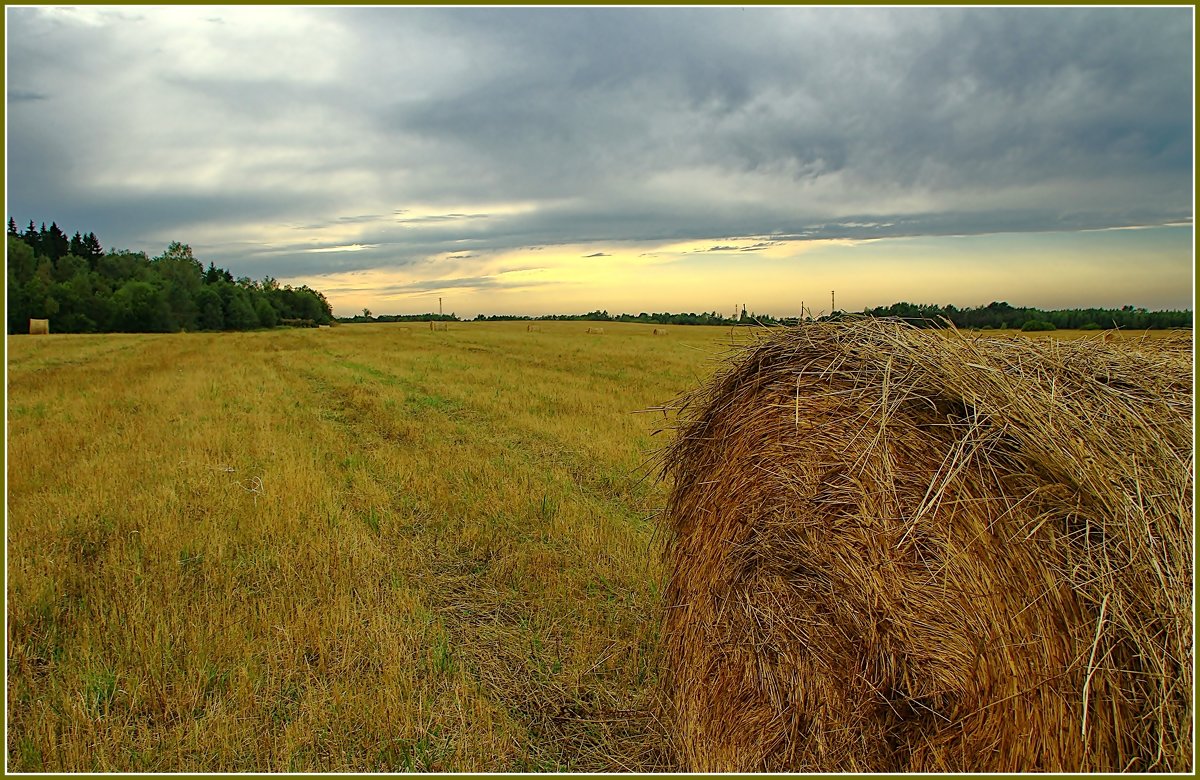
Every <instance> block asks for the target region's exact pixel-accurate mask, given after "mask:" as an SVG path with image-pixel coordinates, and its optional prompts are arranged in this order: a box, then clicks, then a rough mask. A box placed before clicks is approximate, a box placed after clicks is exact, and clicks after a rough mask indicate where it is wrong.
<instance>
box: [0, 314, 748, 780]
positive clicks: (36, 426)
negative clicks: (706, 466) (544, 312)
mask: <svg viewBox="0 0 1200 780" xmlns="http://www.w3.org/2000/svg"><path fill="white" fill-rule="evenodd" d="M540 327H541V331H540V332H527V331H526V328H525V324H524V323H498V324H482V323H480V324H476V323H469V324H454V325H451V326H450V330H448V331H445V332H430V331H429V330H428V328H427V327H423V326H421V325H417V324H414V325H399V324H387V325H356V326H343V327H338V328H333V329H321V330H287V331H275V332H258V333H243V334H219V335H217V334H211V335H210V334H178V335H162V336H144V335H102V336H50V337H48V338H47V337H27V336H26V337H10V338H9V339H8V350H9V355H8V370H9V375H8V379H9V385H8V393H9V396H8V403H9V406H8V414H9V417H8V420H9V429H8V509H9V515H8V588H7V592H8V669H7V674H8V766H9V768H10V769H12V770H48V771H57V770H69V771H79V770H82V771H88V770H96V771H108V770H127V771H143V770H166V771H172V770H188V771H195V770H262V771H314V770H330V771H331V770H404V769H416V770H422V769H427V770H556V769H561V770H567V769H570V770H584V769H612V770H619V769H625V768H637V769H648V768H665V767H666V766H667V764H666V761H667V757H666V755H665V752H664V748H663V745H664V740H663V736H662V733H661V732H662V729H661V726H660V725H659V724H658V722H657V721H656V718H655V715H654V709H653V706H652V705H653V695H654V691H655V686H656V682H657V658H656V631H657V615H656V608H657V604H658V597H659V590H660V586H661V573H660V568H661V567H660V564H659V559H658V553H657V552H656V550H655V539H654V524H653V517H652V516H653V513H654V511H655V509H656V508H657V507H658V506H660V505H661V503H662V499H663V489H662V487H661V486H658V485H656V484H655V481H654V479H653V477H647V476H646V469H645V468H644V464H645V463H646V461H647V459H648V458H649V457H650V456H651V453H652V452H653V450H655V449H656V447H657V446H659V442H658V440H656V439H654V438H652V432H653V430H654V429H655V428H656V427H657V426H659V425H660V424H661V421H662V419H663V416H662V415H661V414H654V413H650V414H638V413H637V412H638V411H639V410H644V409H647V408H648V407H652V406H655V405H658V404H662V403H664V402H667V401H670V400H671V399H672V398H673V397H674V396H675V395H676V394H677V393H679V392H680V391H682V390H685V389H688V388H691V387H693V386H695V385H696V384H697V383H698V382H699V381H701V380H702V379H703V378H704V377H705V376H706V374H707V373H708V372H709V371H711V370H712V368H713V362H712V358H713V357H715V356H716V355H718V354H720V353H721V352H722V351H723V349H724V346H723V345H728V343H729V342H730V332H729V329H727V328H725V329H722V328H711V329H710V328H671V329H669V330H670V332H669V334H668V335H667V336H666V337H655V336H653V335H651V333H652V329H651V328H649V327H646V326H637V325H625V326H622V325H608V324H606V325H605V333H604V334H603V335H588V334H586V327H587V324H586V323H547V324H544V325H541V326H540Z"/></svg>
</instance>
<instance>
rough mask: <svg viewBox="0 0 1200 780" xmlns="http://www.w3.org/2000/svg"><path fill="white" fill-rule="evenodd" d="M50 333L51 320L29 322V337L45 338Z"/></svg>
mask: <svg viewBox="0 0 1200 780" xmlns="http://www.w3.org/2000/svg"><path fill="white" fill-rule="evenodd" d="M49 333H50V320H34V319H31V320H30V321H29V335H31V336H44V335H47V334H49Z"/></svg>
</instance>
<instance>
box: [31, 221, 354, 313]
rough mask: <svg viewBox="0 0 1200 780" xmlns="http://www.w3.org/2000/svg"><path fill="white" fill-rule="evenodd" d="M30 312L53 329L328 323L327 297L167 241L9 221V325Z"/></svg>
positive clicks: (55, 225)
mask: <svg viewBox="0 0 1200 780" xmlns="http://www.w3.org/2000/svg"><path fill="white" fill-rule="evenodd" d="M30 319H48V320H50V330H51V332H52V333H104V332H113V331H121V332H132V333H173V332H177V331H181V330H252V329H255V328H273V327H276V326H278V325H294V326H310V327H312V326H316V325H321V324H328V323H331V322H332V321H333V310H332V308H331V307H330V305H329V302H328V301H327V300H326V299H325V296H324V295H323V294H321V293H320V292H318V291H317V290H313V289H311V288H309V287H308V286H307V285H303V286H301V287H297V288H293V287H292V286H290V285H282V286H281V285H279V284H278V282H276V280H274V279H272V278H271V277H266V278H265V279H263V280H262V281H255V280H252V279H249V278H248V277H240V278H238V279H234V278H233V275H232V274H231V273H229V271H227V270H225V269H223V268H218V267H217V266H216V265H215V264H213V263H211V262H210V263H209V264H208V268H207V269H206V268H204V266H203V264H202V263H201V262H200V261H199V260H197V259H196V258H195V256H194V255H193V253H192V248H191V247H190V246H188V245H187V244H181V243H179V242H177V241H175V242H172V243H171V244H170V246H168V247H167V248H166V251H164V252H163V253H162V254H161V255H158V256H157V257H153V258H151V257H148V256H147V255H146V253H145V252H134V251H131V250H128V249H109V250H108V251H107V252H106V251H105V250H104V248H103V247H102V246H101V244H100V241H99V239H98V238H97V237H96V234H95V233H87V234H85V235H84V234H80V233H79V232H76V233H75V235H74V236H72V237H71V238H67V236H66V233H65V232H64V231H63V230H62V229H61V228H59V227H58V225H57V223H53V222H52V223H51V224H50V227H49V228H47V227H46V225H45V223H42V225H41V227H40V228H38V227H35V226H34V223H33V222H32V221H31V222H30V223H29V226H28V227H26V228H25V230H24V231H18V229H17V225H16V222H15V221H14V220H13V219H12V218H9V220H8V332H9V333H25V332H27V331H28V327H29V320H30Z"/></svg>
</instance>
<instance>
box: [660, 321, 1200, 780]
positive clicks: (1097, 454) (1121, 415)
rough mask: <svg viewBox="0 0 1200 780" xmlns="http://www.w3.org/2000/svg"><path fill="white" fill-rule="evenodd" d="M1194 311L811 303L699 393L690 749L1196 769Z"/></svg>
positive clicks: (671, 516)
mask: <svg viewBox="0 0 1200 780" xmlns="http://www.w3.org/2000/svg"><path fill="white" fill-rule="evenodd" d="M1186 338H1187V337H1185V338H1181V339H1176V341H1179V342H1180V344H1173V343H1166V344H1164V343H1162V342H1160V341H1156V340H1145V341H1143V342H1140V343H1138V344H1132V343H1130V342H1123V343H1122V342H1117V343H1114V344H1106V343H1104V342H1103V341H1100V340H1094V341H1092V340H1079V341H1059V340H1055V339H1044V340H1021V339H1017V340H1008V339H985V338H968V337H966V336H962V335H959V334H957V333H949V334H946V333H940V332H934V331H921V330H916V329H913V328H910V327H906V326H901V325H898V324H895V323H890V322H882V321H876V320H864V321H852V322H849V323H844V324H840V325H807V326H805V327H803V328H796V329H789V330H787V331H783V332H777V333H775V334H774V335H770V336H766V337H764V338H763V339H761V340H760V341H759V342H758V343H757V344H755V345H752V346H750V347H747V348H746V349H745V350H744V351H743V352H742V353H741V354H740V355H739V356H738V357H737V358H736V359H735V360H734V362H733V363H732V364H731V365H730V366H729V367H728V368H727V369H726V370H725V371H724V372H723V373H722V374H720V375H718V376H717V377H716V378H715V379H714V380H713V381H712V382H711V384H709V385H708V386H707V387H705V388H702V389H701V390H699V391H697V392H696V393H695V394H693V395H692V396H690V397H689V398H687V399H685V400H684V401H683V402H682V403H681V408H680V418H679V421H678V426H679V429H678V435H677V438H676V439H675V441H674V443H673V444H672V445H671V446H670V447H669V449H668V450H667V451H666V452H665V453H664V472H665V474H666V475H668V476H669V477H670V478H671V479H672V481H673V485H672V493H671V495H670V499H669V502H668V506H667V512H666V513H665V516H664V517H665V520H664V522H665V523H666V525H667V531H668V534H667V542H666V556H667V565H668V570H669V571H670V577H671V579H670V582H669V585H668V588H667V591H666V593H665V597H664V610H665V611H664V625H663V643H664V645H663V648H664V650H663V652H664V657H665V659H666V683H665V689H664V690H665V693H666V698H667V700H668V705H669V706H668V716H669V717H670V718H671V719H672V720H671V722H672V723H673V729H672V730H673V736H674V739H675V741H676V749H677V753H678V758H679V762H680V765H681V767H682V768H683V769H686V770H690V771H704V772H707V771H727V770H733V771H833V772H867V771H872V772H895V771H921V772H935V771H936V772H947V771H948V772H966V771H991V772H1011V771H1024V770H1045V771H1053V772H1076V771H1105V772H1108V771H1122V770H1126V771H1174V772H1191V771H1192V770H1193V768H1194V767H1193V763H1192V762H1193V758H1192V673H1191V670H1192V639H1193V637H1192V607H1193V604H1192V582H1193V573H1192V568H1191V559H1192V538H1193V516H1192V495H1193V472H1192V455H1193V453H1192V425H1191V418H1192V381H1191V377H1192V358H1191V352H1190V350H1184V349H1181V348H1179V347H1180V345H1182V343H1183V341H1184V340H1186ZM1167 341H1168V342H1170V339H1168V340H1167Z"/></svg>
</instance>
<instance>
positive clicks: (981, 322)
mask: <svg viewBox="0 0 1200 780" xmlns="http://www.w3.org/2000/svg"><path fill="white" fill-rule="evenodd" d="M864 316H865V317H887V318H892V319H899V320H903V321H905V322H908V323H910V324H912V325H915V326H917V327H920V328H944V327H947V326H948V324H953V325H954V327H956V328H961V329H964V330H990V329H1003V328H1011V329H1015V330H1057V329H1080V330H1100V329H1107V328H1124V329H1129V330H1158V329H1168V328H1191V327H1192V312H1190V311H1186V310H1162V311H1149V310H1147V309H1144V308H1140V307H1136V306H1132V305H1127V306H1123V307H1121V308H1120V309H1099V308H1090V309H1050V310H1045V309H1036V308H1032V307H1028V306H1022V307H1015V306H1011V305H1009V304H1008V303H1007V302H1001V301H993V302H992V303H989V304H988V305H986V306H978V307H968V308H965V309H960V308H957V307H955V306H953V305H946V306H939V305H936V304H913V303H905V302H902V303H893V304H892V305H891V306H877V307H875V308H871V309H864V310H863V311H861V312H855V313H849V312H842V311H837V312H834V313H833V314H827V315H823V316H820V317H817V318H812V317H807V318H806V320H807V321H810V322H814V321H815V322H829V321H835V320H840V319H845V318H847V317H864ZM437 319H443V320H454V321H458V317H456V316H455V315H453V314H446V315H440V314H404V315H390V314H389V315H381V316H372V315H371V314H370V312H369V311H366V310H364V312H363V314H359V315H355V316H353V317H343V318H340V320H341V322H347V323H352V322H401V321H426V320H437ZM474 319H475V321H476V322H506V321H531V322H536V321H554V320H563V321H577V320H586V321H589V322H640V323H645V324H654V325H767V326H776V325H797V324H799V322H800V318H799V317H775V316H772V315H770V314H757V313H754V312H747V311H746V310H745V308H744V307H743V309H742V311H741V313H740V314H739V315H737V316H726V315H722V314H718V313H717V312H715V311H713V312H701V313H699V314H696V313H691V312H688V313H681V314H671V313H669V312H655V313H653V314H648V313H646V312H642V313H641V314H637V315H633V314H609V313H608V311H607V310H604V311H601V310H599V309H597V310H596V311H590V312H588V313H586V314H543V315H539V316H536V317H535V316H530V315H523V314H488V315H485V314H478V315H476V316H475V318H474Z"/></svg>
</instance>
